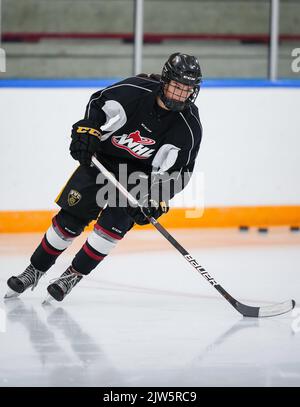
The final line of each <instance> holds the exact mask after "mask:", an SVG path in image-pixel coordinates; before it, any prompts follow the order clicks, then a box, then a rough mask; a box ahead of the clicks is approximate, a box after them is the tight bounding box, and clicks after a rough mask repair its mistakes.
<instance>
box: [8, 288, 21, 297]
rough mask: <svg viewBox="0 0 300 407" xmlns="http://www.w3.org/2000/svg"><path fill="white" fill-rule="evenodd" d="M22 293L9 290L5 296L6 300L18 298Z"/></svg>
mask: <svg viewBox="0 0 300 407" xmlns="http://www.w3.org/2000/svg"><path fill="white" fill-rule="evenodd" d="M19 295H21V293H17V292H16V291H13V290H11V289H10V288H9V289H8V291H7V293H6V294H5V296H4V299H5V300H9V299H13V298H18V297H19Z"/></svg>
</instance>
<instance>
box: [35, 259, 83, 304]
mask: <svg viewBox="0 0 300 407" xmlns="http://www.w3.org/2000/svg"><path fill="white" fill-rule="evenodd" d="M82 277H83V276H82V274H80V273H77V272H76V271H75V270H74V269H73V268H72V267H71V266H70V267H69V268H68V269H67V270H66V271H65V272H64V273H63V274H62V275H61V276H60V277H59V278H58V279H57V280H55V281H54V282H53V283H52V284H50V285H48V287H47V291H48V293H49V294H50V297H52V298H54V299H55V300H56V301H62V300H63V299H64V298H65V296H66V295H67V294H69V292H70V291H71V290H72V289H73V288H74V287H75V285H76V284H77V283H79V281H80V280H81V279H82ZM49 299H51V298H49V296H48V297H47V298H46V300H45V301H44V303H45V304H46V303H49ZM44 303H43V304H44Z"/></svg>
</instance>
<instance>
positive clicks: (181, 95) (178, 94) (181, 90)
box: [165, 81, 194, 102]
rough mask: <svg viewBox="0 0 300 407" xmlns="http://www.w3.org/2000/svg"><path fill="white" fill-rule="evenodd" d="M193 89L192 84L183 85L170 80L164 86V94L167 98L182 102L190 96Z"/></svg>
mask: <svg viewBox="0 0 300 407" xmlns="http://www.w3.org/2000/svg"><path fill="white" fill-rule="evenodd" d="M193 91H194V87H193V86H188V85H184V84H183V83H179V82H176V81H170V83H168V85H167V86H166V87H165V95H166V97H167V98H168V99H173V100H177V101H178V102H184V101H185V100H186V99H187V98H189V97H190V96H191V94H192V93H193Z"/></svg>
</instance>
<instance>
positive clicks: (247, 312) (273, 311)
mask: <svg viewBox="0 0 300 407" xmlns="http://www.w3.org/2000/svg"><path fill="white" fill-rule="evenodd" d="M92 162H93V164H94V165H95V167H96V168H98V170H99V171H101V173H102V174H103V175H105V177H106V178H107V179H108V180H109V181H110V182H111V183H112V184H113V185H114V186H115V187H117V188H118V190H119V191H120V192H121V193H122V194H123V195H124V196H125V197H126V198H127V200H128V201H129V202H130V203H131V204H133V205H134V206H139V207H140V209H141V210H142V207H141V205H140V204H139V203H138V201H137V200H136V199H135V198H134V197H133V196H132V195H131V194H130V193H129V192H128V191H127V190H126V188H124V186H123V185H122V184H120V183H119V181H117V180H116V178H115V177H114V176H113V175H112V174H111V173H110V172H109V171H108V170H107V169H106V168H105V167H104V166H103V165H102V164H101V163H100V162H99V161H98V160H97V158H96V157H92ZM143 213H144V212H143ZM144 215H145V214H144ZM145 216H146V218H147V219H148V220H149V222H150V223H151V224H152V225H153V226H154V227H155V228H156V229H157V230H158V231H159V232H160V233H161V234H162V235H163V236H164V237H165V238H166V239H167V240H168V242H170V243H171V245H172V246H173V247H175V249H177V250H178V251H179V253H181V254H182V256H183V257H184V258H185V259H186V260H187V261H188V262H189V264H190V265H192V266H193V267H194V269H196V270H197V271H198V273H199V274H201V275H202V276H203V277H204V278H205V279H206V280H207V281H208V282H209V283H210V284H211V285H212V286H213V287H214V288H215V289H216V290H217V291H218V292H219V293H220V294H221V295H222V296H223V297H224V298H225V300H227V301H228V302H229V303H230V304H231V305H232V306H233V307H234V308H235V309H236V310H237V311H238V312H239V313H241V314H242V315H243V316H244V317H256V318H258V317H273V316H275V315H281V314H284V313H286V312H289V311H291V310H292V309H293V308H294V307H295V305H296V303H295V301H294V300H289V301H285V302H282V303H278V304H274V305H268V306H264V307H251V306H249V305H245V304H242V303H241V302H239V301H237V300H236V299H235V298H233V297H232V296H231V295H230V294H228V292H227V291H226V290H224V288H223V287H222V286H221V285H220V284H219V283H217V282H216V280H215V279H214V278H213V277H211V276H210V275H209V274H208V272H207V271H206V270H205V269H204V267H202V266H201V265H200V264H199V263H198V262H197V260H196V259H194V258H193V256H191V255H190V254H189V252H187V251H186V250H185V249H184V248H183V247H182V246H181V244H179V243H178V242H177V240H175V239H174V237H173V236H171V235H170V233H169V232H168V231H167V230H166V229H165V228H164V227H163V226H162V225H161V224H160V223H159V222H158V221H157V220H156V219H154V218H152V217H148V216H147V215H145Z"/></svg>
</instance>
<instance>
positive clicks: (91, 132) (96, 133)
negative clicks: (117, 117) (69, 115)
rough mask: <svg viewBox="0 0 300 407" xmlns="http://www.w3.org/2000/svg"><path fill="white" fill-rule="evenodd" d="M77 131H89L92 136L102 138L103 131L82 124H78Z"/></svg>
mask: <svg viewBox="0 0 300 407" xmlns="http://www.w3.org/2000/svg"><path fill="white" fill-rule="evenodd" d="M76 131H77V133H88V134H90V135H91V136H96V137H98V138H99V139H100V137H101V133H100V131H99V130H96V129H93V128H91V127H82V126H78V127H77V130H76Z"/></svg>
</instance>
